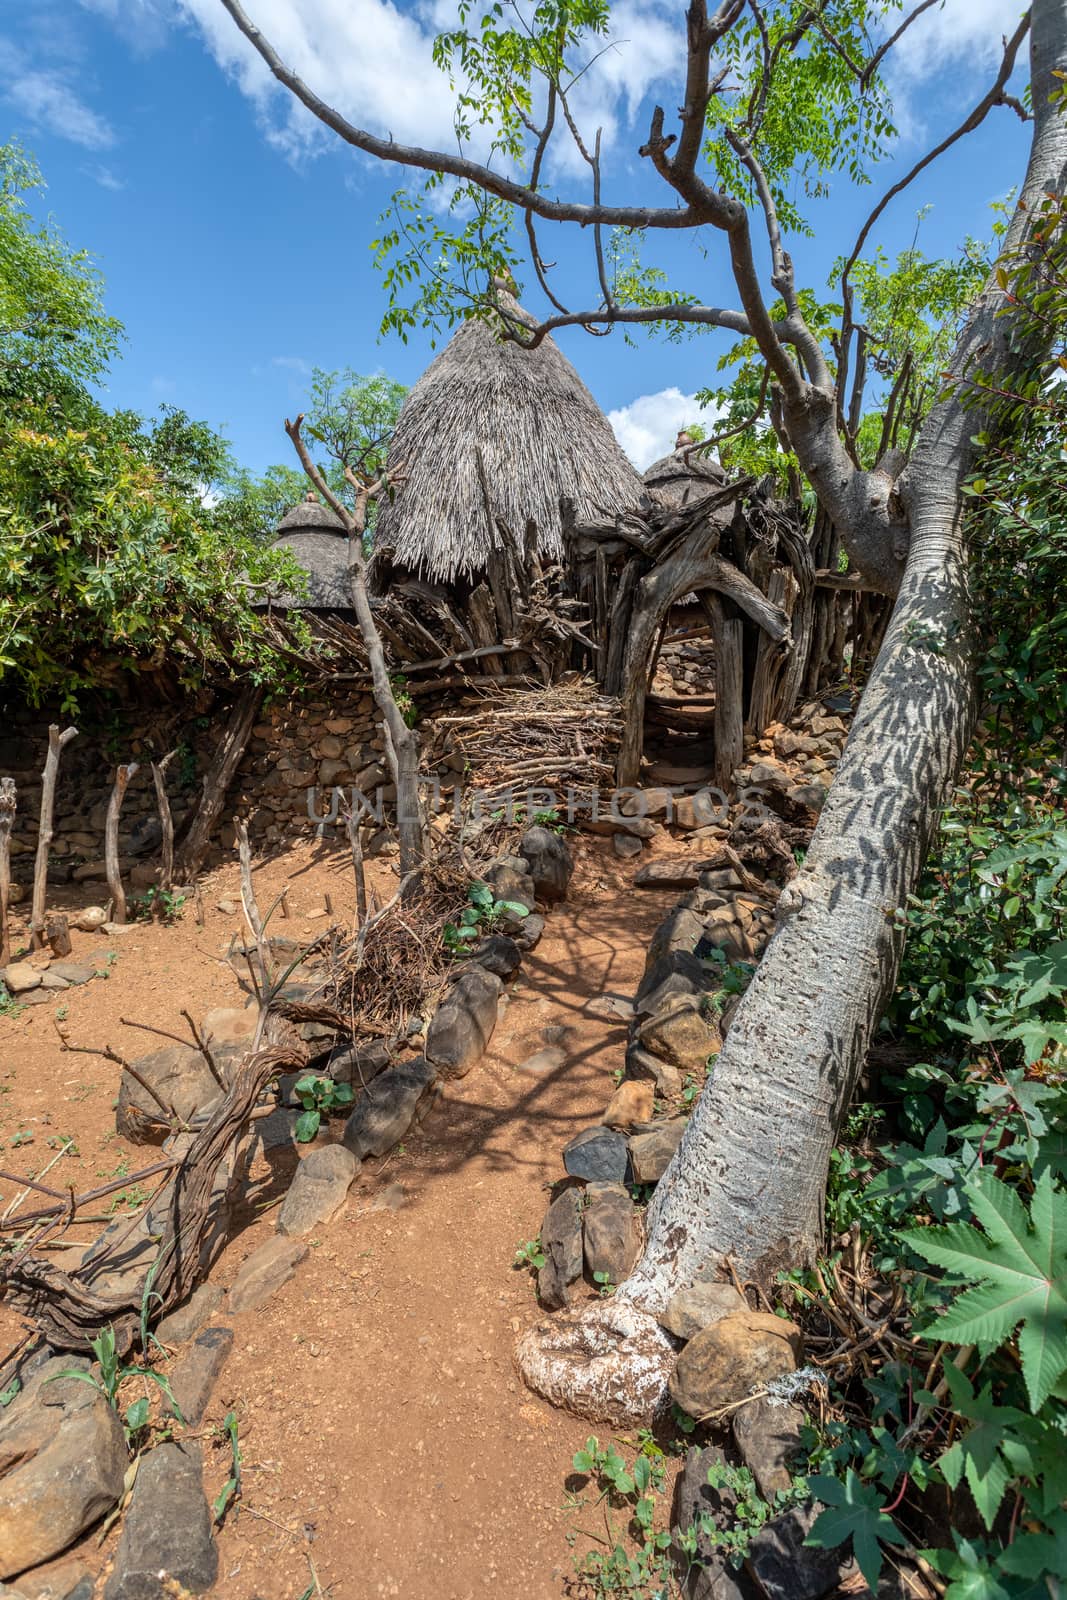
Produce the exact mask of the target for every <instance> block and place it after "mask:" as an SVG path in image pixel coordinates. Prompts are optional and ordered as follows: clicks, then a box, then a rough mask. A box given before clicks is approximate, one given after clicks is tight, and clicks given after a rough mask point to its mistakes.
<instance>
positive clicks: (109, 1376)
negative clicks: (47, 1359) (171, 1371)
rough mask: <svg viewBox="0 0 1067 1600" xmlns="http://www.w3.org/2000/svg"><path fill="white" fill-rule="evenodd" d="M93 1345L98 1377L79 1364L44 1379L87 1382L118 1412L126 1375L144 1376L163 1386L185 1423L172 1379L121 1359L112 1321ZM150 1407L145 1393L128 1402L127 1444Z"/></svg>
mask: <svg viewBox="0 0 1067 1600" xmlns="http://www.w3.org/2000/svg"><path fill="white" fill-rule="evenodd" d="M91 1348H92V1352H93V1354H94V1355H95V1357H96V1359H97V1363H98V1364H99V1367H100V1376H99V1377H96V1376H95V1375H94V1374H93V1373H91V1372H83V1371H82V1370H81V1368H80V1367H66V1368H65V1369H64V1370H63V1371H62V1372H57V1373H55V1374H54V1375H53V1376H52V1377H51V1378H46V1379H45V1382H46V1383H55V1382H57V1381H58V1380H59V1379H60V1378H74V1379H76V1380H77V1381H78V1382H79V1383H87V1384H89V1385H90V1386H91V1387H92V1388H94V1389H95V1390H96V1391H97V1392H98V1393H99V1394H102V1395H103V1397H104V1399H105V1400H106V1401H107V1403H108V1405H109V1406H110V1407H111V1409H112V1411H116V1412H117V1411H118V1409H119V1386H120V1385H121V1383H122V1381H123V1379H124V1378H143V1379H144V1380H145V1382H146V1383H154V1384H155V1385H156V1387H157V1388H159V1389H161V1390H162V1392H163V1395H164V1397H165V1399H166V1401H167V1404H168V1405H169V1406H170V1409H171V1411H172V1412H173V1414H174V1416H175V1417H176V1418H177V1419H178V1421H179V1422H182V1423H184V1421H185V1418H184V1417H183V1416H182V1414H181V1411H180V1410H179V1408H178V1402H177V1401H176V1400H175V1398H174V1395H173V1392H172V1390H171V1387H170V1379H169V1378H167V1377H166V1376H165V1375H164V1374H163V1373H162V1372H153V1371H152V1368H151V1367H131V1366H128V1365H127V1364H126V1363H125V1362H123V1361H120V1360H119V1356H118V1351H117V1350H116V1348H115V1330H114V1328H113V1327H112V1326H111V1324H110V1323H108V1325H107V1327H106V1328H105V1329H104V1330H103V1332H102V1333H100V1334H98V1335H97V1337H96V1338H95V1339H93V1340H92V1341H91ZM148 1409H149V1405H148V1397H147V1395H142V1396H141V1398H140V1399H139V1400H135V1401H134V1402H133V1404H132V1405H131V1406H127V1408H126V1414H125V1416H124V1417H123V1419H122V1426H123V1431H124V1432H125V1435H126V1443H127V1444H130V1443H132V1441H133V1439H134V1438H135V1437H136V1435H137V1434H138V1433H140V1431H141V1429H142V1428H143V1427H144V1426H145V1424H146V1423H147V1421H148Z"/></svg>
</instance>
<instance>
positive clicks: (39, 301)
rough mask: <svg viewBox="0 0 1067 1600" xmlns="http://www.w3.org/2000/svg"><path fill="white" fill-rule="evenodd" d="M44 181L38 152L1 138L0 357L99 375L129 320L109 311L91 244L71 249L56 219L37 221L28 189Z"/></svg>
mask: <svg viewBox="0 0 1067 1600" xmlns="http://www.w3.org/2000/svg"><path fill="white" fill-rule="evenodd" d="M43 188H44V182H43V179H42V178H41V174H40V171H39V169H38V167H37V164H36V162H35V161H34V160H33V158H32V156H29V155H27V153H26V152H25V151H24V150H23V149H22V148H21V146H19V145H17V144H6V145H0V363H2V365H3V367H4V368H5V369H6V368H8V367H9V366H12V365H14V366H17V367H19V368H21V369H23V370H24V371H29V372H34V373H41V374H42V375H43V374H52V373H54V372H55V371H57V370H58V371H60V372H62V373H64V374H67V375H69V377H71V378H82V379H84V378H95V377H98V376H99V375H100V373H101V372H102V371H103V370H104V368H105V366H106V365H107V362H108V360H109V358H110V357H111V356H112V355H114V353H115V351H116V350H117V349H118V346H119V341H120V339H121V337H122V327H121V324H120V323H119V322H117V321H116V319H115V318H114V317H109V316H107V315H106V313H105V311H104V307H103V283H102V280H101V278H100V275H99V273H98V272H97V270H96V268H95V267H94V266H93V263H92V261H91V259H90V257H89V254H88V252H87V251H85V250H72V249H71V248H70V246H69V245H68V244H67V243H66V241H65V240H64V238H63V236H62V234H60V232H59V231H58V229H57V228H56V226H55V224H54V223H52V222H51V221H49V222H47V223H43V224H39V223H37V222H35V220H34V218H33V216H32V214H31V212H30V209H29V206H28V205H27V202H26V199H25V198H24V197H25V196H26V195H31V194H33V193H34V192H35V191H41V190H43Z"/></svg>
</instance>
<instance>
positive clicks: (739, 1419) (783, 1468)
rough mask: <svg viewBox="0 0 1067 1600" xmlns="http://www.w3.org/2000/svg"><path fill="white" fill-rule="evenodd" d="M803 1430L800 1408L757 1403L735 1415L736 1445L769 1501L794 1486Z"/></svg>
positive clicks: (800, 1453) (761, 1401)
mask: <svg viewBox="0 0 1067 1600" xmlns="http://www.w3.org/2000/svg"><path fill="white" fill-rule="evenodd" d="M718 1287H721V1285H719V1286H718ZM803 1428H804V1412H803V1411H802V1409H801V1408H800V1406H791V1405H781V1404H778V1405H773V1404H772V1403H771V1401H770V1400H753V1402H752V1404H751V1405H747V1406H739V1407H738V1409H737V1410H736V1411H735V1412H734V1416H733V1431H734V1442H735V1444H736V1445H737V1448H738V1451H739V1452H740V1455H741V1459H742V1461H743V1462H744V1463H745V1466H746V1467H748V1468H749V1469H750V1471H751V1473H752V1476H753V1477H754V1478H755V1480H756V1484H757V1486H758V1488H759V1492H760V1494H761V1495H762V1496H763V1498H764V1499H765V1500H770V1501H773V1500H774V1497H775V1495H776V1494H777V1493H778V1492H779V1490H782V1491H785V1490H787V1489H789V1487H790V1485H791V1484H792V1481H793V1475H792V1472H791V1471H790V1467H791V1465H792V1463H793V1461H794V1460H795V1459H796V1458H797V1457H798V1456H800V1455H802V1454H803V1452H804V1440H803V1436H802V1434H803Z"/></svg>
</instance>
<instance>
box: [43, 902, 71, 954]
mask: <svg viewBox="0 0 1067 1600" xmlns="http://www.w3.org/2000/svg"><path fill="white" fill-rule="evenodd" d="M44 936H45V939H46V940H47V941H48V948H49V950H51V952H52V954H53V955H54V956H58V957H59V959H60V960H62V958H63V957H64V956H69V955H70V952H71V950H72V949H73V948H74V947H73V945H72V944H71V942H70V924H69V922H68V921H67V919H66V917H65V916H64V915H63V913H62V911H51V912H49V914H48V915H47V916H46V917H45V920H44Z"/></svg>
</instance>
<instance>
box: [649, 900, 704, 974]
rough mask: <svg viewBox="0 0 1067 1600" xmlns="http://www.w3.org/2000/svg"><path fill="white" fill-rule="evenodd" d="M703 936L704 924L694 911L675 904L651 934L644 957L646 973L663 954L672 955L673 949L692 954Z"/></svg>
mask: <svg viewBox="0 0 1067 1600" xmlns="http://www.w3.org/2000/svg"><path fill="white" fill-rule="evenodd" d="M703 937H704V924H703V922H702V921H701V919H700V917H698V916H697V914H696V912H695V911H690V910H689V908H688V907H687V906H675V908H674V910H673V911H672V912H671V913H670V915H669V916H667V917H664V919H663V921H662V922H661V923H660V925H659V927H658V928H657V929H656V931H655V933H654V934H653V935H652V942H651V944H650V945H649V947H648V955H647V956H646V958H645V971H646V973H647V972H648V971H650V970H651V968H653V967H654V966H655V965H656V963H657V962H658V961H661V960H662V959H663V957H664V956H670V955H673V954H674V953H675V951H679V950H680V951H683V952H684V953H685V954H686V955H692V953H693V951H694V950H695V949H696V947H697V945H698V944H699V943H700V941H701V939H702V938H703Z"/></svg>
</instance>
